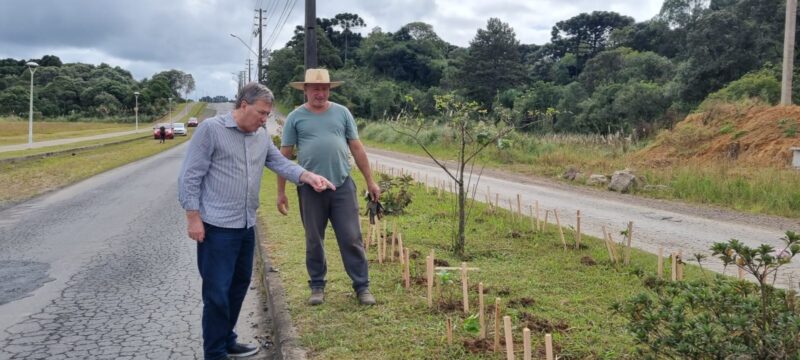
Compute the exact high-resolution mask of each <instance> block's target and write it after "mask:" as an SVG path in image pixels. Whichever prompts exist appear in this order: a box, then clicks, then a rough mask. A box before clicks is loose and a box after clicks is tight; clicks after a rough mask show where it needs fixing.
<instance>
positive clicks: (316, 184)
mask: <svg viewBox="0 0 800 360" xmlns="http://www.w3.org/2000/svg"><path fill="white" fill-rule="evenodd" d="M300 181H301V182H302V183H304V184H308V185H309V186H311V187H312V188H314V191H316V192H323V191H325V190H328V189H331V190H333V191H336V186H335V185H333V184H332V183H331V182H330V181H328V179H326V178H324V177H322V176H319V175H317V174H314V173H313V172H311V171H306V172H303V174H302V175H300Z"/></svg>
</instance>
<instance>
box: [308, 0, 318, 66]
mask: <svg viewBox="0 0 800 360" xmlns="http://www.w3.org/2000/svg"><path fill="white" fill-rule="evenodd" d="M305 59H306V64H305V65H306V70H308V69H313V68H316V67H317V1H316V0H306V53H305Z"/></svg>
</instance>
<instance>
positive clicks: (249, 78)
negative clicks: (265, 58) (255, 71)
mask: <svg viewBox="0 0 800 360" xmlns="http://www.w3.org/2000/svg"><path fill="white" fill-rule="evenodd" d="M250 63H251V61H250V58H247V82H251V81H253V77H252V76H250V68H252V67H253V66H252V65H251V64H250Z"/></svg>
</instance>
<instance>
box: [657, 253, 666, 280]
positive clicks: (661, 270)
mask: <svg viewBox="0 0 800 360" xmlns="http://www.w3.org/2000/svg"><path fill="white" fill-rule="evenodd" d="M656 276H658V279H659V280H661V279H663V278H664V247H663V246H659V247H658V269H657V270H656Z"/></svg>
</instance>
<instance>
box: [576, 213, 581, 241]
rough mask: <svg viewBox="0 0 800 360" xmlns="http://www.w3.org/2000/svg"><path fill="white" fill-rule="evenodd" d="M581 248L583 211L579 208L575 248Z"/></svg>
mask: <svg viewBox="0 0 800 360" xmlns="http://www.w3.org/2000/svg"><path fill="white" fill-rule="evenodd" d="M580 248H581V211H580V210H578V215H577V216H576V218H575V249H578V250H579V249H580Z"/></svg>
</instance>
